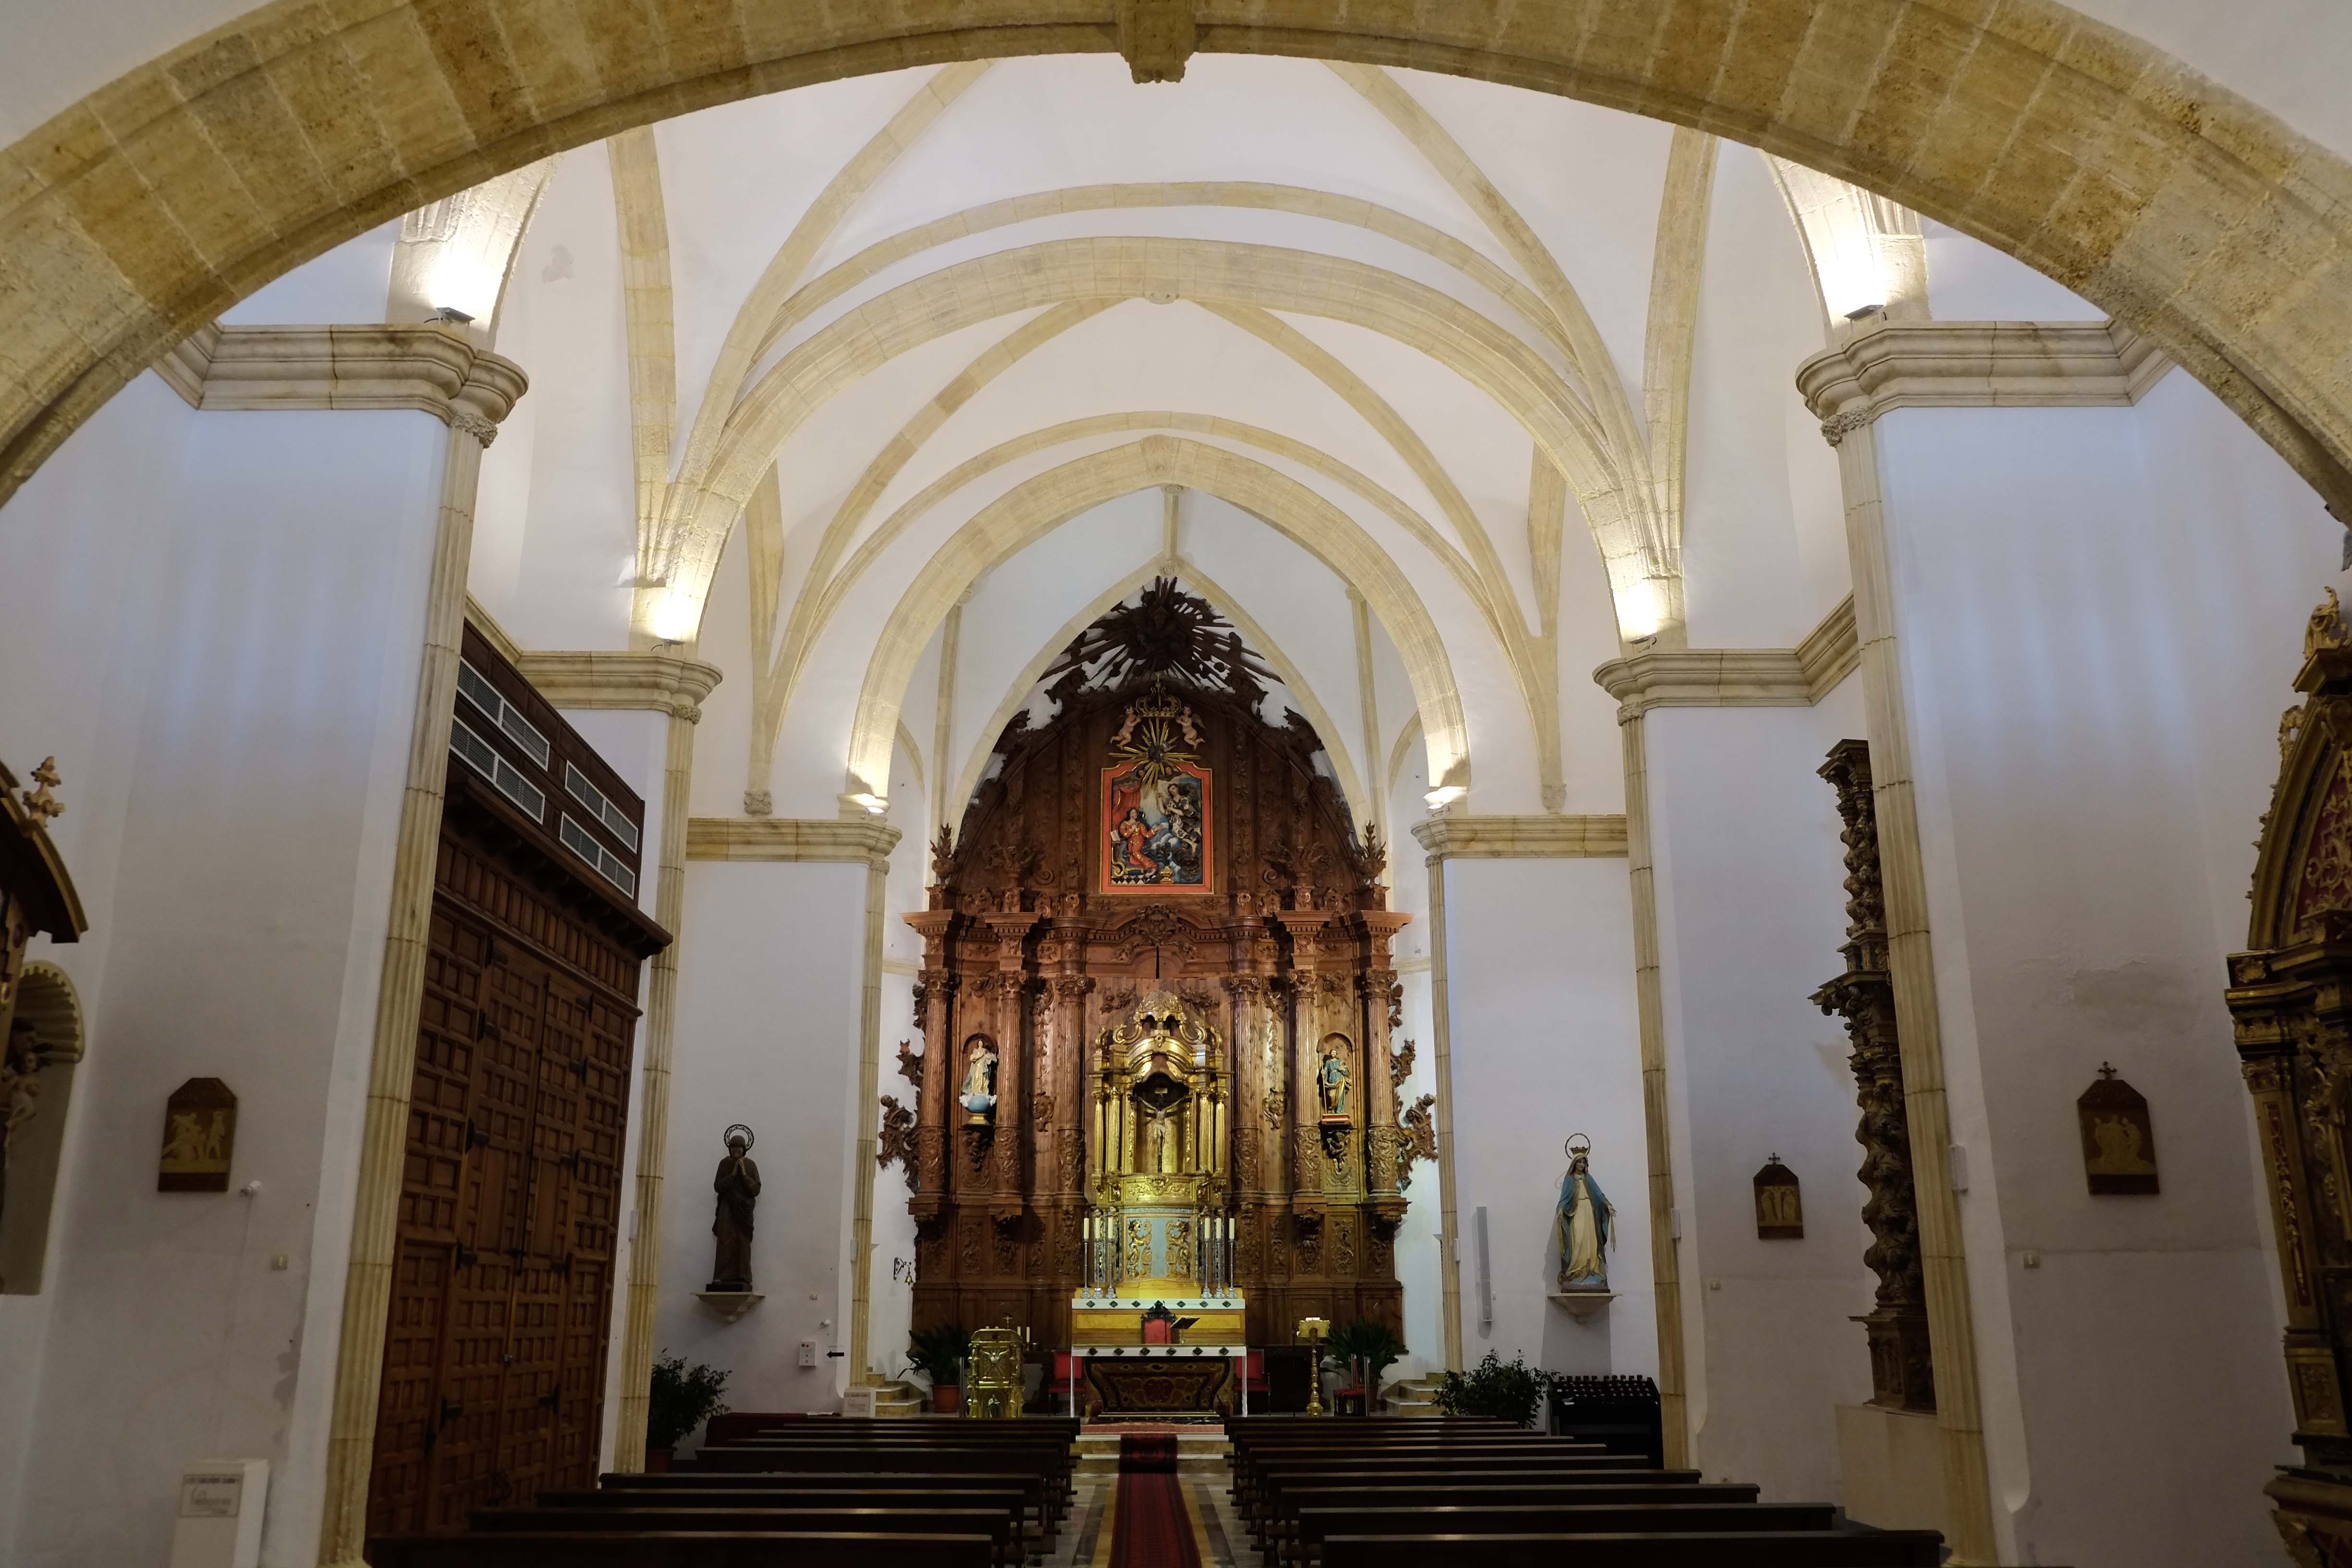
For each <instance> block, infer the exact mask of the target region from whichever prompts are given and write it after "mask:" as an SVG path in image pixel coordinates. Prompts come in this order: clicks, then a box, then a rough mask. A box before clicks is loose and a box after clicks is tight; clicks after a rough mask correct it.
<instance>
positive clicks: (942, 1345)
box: [907, 1323, 971, 1415]
mask: <svg viewBox="0 0 2352 1568" xmlns="http://www.w3.org/2000/svg"><path fill="white" fill-rule="evenodd" d="M969 1360H971V1332H970V1331H967V1330H966V1329H965V1328H963V1326H962V1325H961V1324H958V1323H943V1324H941V1325H940V1326H939V1327H938V1328H932V1329H917V1330H916V1331H914V1332H913V1333H911V1334H909V1335H908V1337H907V1364H908V1368H909V1369H911V1370H912V1371H915V1372H919V1373H923V1374H924V1375H925V1376H927V1377H929V1379H930V1380H931V1408H932V1409H934V1410H936V1411H938V1412H939V1413H940V1415H954V1414H955V1413H956V1412H957V1411H958V1410H960V1409H961V1408H962V1407H963V1363H965V1362H967V1361H969Z"/></svg>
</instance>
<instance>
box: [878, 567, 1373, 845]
mask: <svg viewBox="0 0 2352 1568" xmlns="http://www.w3.org/2000/svg"><path fill="white" fill-rule="evenodd" d="M1155 577H1173V578H1175V579H1177V581H1179V582H1180V583H1181V584H1183V585H1184V586H1185V587H1186V588H1188V589H1190V590H1191V591H1192V592H1193V593H1195V594H1198V595H1201V597H1202V598H1203V599H1206V600H1207V601H1208V602H1209V604H1210V605H1212V606H1213V608H1214V609H1215V610H1216V611H1217V613H1218V614H1219V615H1222V616H1224V617H1225V619H1227V620H1229V621H1231V622H1233V624H1234V629H1236V630H1237V631H1239V632H1240V633H1241V634H1242V640H1243V641H1244V642H1246V643H1247V644H1249V646H1250V648H1251V650H1252V651H1253V652H1255V653H1256V654H1258V655H1259V656H1260V657H1261V658H1264V659H1265V662H1266V664H1267V666H1268V667H1269V668H1272V669H1273V671H1274V673H1275V676H1276V679H1279V680H1280V681H1281V682H1282V684H1283V685H1284V687H1286V689H1288V690H1289V692H1290V694H1291V696H1292V697H1294V698H1295V699H1297V703H1298V707H1299V710H1300V711H1301V712H1302V713H1303V714H1304V715H1305V716H1306V719H1307V722H1308V723H1309V724H1312V725H1313V726H1314V727H1315V732H1316V734H1317V735H1318V736H1319V737H1321V739H1322V741H1323V750H1324V753H1325V755H1327V756H1328V757H1329V758H1330V759H1331V771H1332V773H1335V774H1336V775H1338V778H1339V795H1340V798H1341V799H1343V800H1345V801H1346V802H1347V803H1348V808H1349V811H1351V812H1352V813H1353V814H1354V815H1355V817H1356V820H1357V821H1358V822H1359V823H1363V822H1370V821H1375V820H1377V818H1375V817H1372V816H1369V815H1367V813H1368V812H1369V811H1370V807H1371V805H1373V802H1372V798H1371V796H1370V795H1369V794H1367V793H1366V791H1365V789H1364V779H1363V774H1362V773H1361V771H1360V770H1359V769H1358V768H1357V766H1356V762H1355V757H1354V753H1352V752H1349V750H1348V748H1347V746H1346V744H1345V743H1344V742H1341V741H1339V740H1338V739H1335V737H1337V736H1339V734H1340V733H1341V731H1340V730H1339V725H1338V723H1337V721H1334V720H1333V719H1332V717H1331V711H1330V710H1329V708H1328V707H1327V706H1325V704H1324V702H1323V700H1322V698H1321V697H1319V696H1318V695H1317V693H1316V690H1315V687H1314V684H1313V683H1312V682H1311V681H1309V680H1308V679H1307V677H1306V676H1305V675H1304V674H1303V673H1302V672H1301V671H1300V670H1299V668H1298V666H1297V664H1296V663H1295V662H1294V661H1293V660H1292V659H1291V658H1290V656H1289V655H1288V654H1286V653H1285V652H1284V651H1283V649H1282V646H1281V644H1279V643H1278V642H1276V640H1275V638H1274V637H1273V635H1272V634H1271V633H1269V632H1268V631H1267V630H1266V629H1265V627H1264V626H1260V625H1259V624H1258V623H1257V621H1256V619H1255V617H1253V616H1251V615H1250V613H1249V612H1248V611H1246V610H1244V609H1243V608H1242V607H1241V603H1240V601H1239V600H1237V599H1235V598H1234V596H1233V595H1232V593H1231V592H1229V591H1228V590H1227V589H1226V588H1225V586H1224V584H1221V583H1219V582H1217V581H1216V580H1215V579H1214V578H1212V577H1211V576H1210V575H1209V574H1207V573H1205V572H1203V571H1202V570H1201V568H1200V567H1198V566H1197V565H1195V564H1193V563H1192V562H1191V561H1188V560H1186V559H1185V558H1184V557H1183V556H1181V555H1176V556H1168V555H1158V556H1154V557H1153V558H1152V559H1151V560H1150V561H1147V562H1145V563H1143V564H1142V565H1140V566H1139V567H1137V568H1136V569H1135V570H1134V571H1132V572H1129V574H1127V575H1125V576H1124V577H1121V578H1119V579H1118V580H1117V581H1115V582H1114V583H1112V584H1111V585H1110V586H1109V587H1108V588H1106V589H1105V590H1103V592H1101V593H1099V594H1097V595H1095V596H1094V598H1093V600H1092V601H1091V602H1089V603H1087V605H1083V606H1081V607H1080V609H1079V610H1078V613H1077V614H1076V615H1074V616H1071V617H1070V618H1069V619H1068V620H1066V621H1064V622H1063V623H1062V626H1061V629H1060V630H1059V631H1057V632H1055V633H1054V634H1053V635H1052V636H1050V637H1047V638H1046V639H1045V642H1044V643H1043V644H1042V645H1040V646H1039V647H1038V648H1037V650H1036V652H1035V653H1034V654H1032V655H1031V656H1030V658H1029V662H1028V663H1026V664H1024V665H1023V666H1022V667H1021V669H1020V670H1019V672H1018V673H1016V674H1015V675H1014V676H1013V680H1012V682H1011V684H1010V685H1008V686H1007V687H1006V688H1005V689H1004V694H1003V697H1002V698H1001V699H1000V700H998V702H997V704H996V709H995V711H993V712H992V713H991V714H990V715H989V717H988V719H987V720H986V721H985V722H983V723H982V725H981V727H980V730H979V731H978V732H977V733H975V734H974V735H973V736H972V739H971V745H969V746H967V747H966V748H964V760H963V764H962V766H961V768H959V769H958V770H957V771H956V773H954V774H953V775H952V778H953V781H954V782H953V786H952V793H951V794H950V795H949V796H948V812H949V814H951V815H952V816H953V817H954V821H952V822H949V823H947V824H946V826H956V825H957V824H960V823H961V820H962V808H963V806H964V805H965V804H966V803H967V802H969V801H970V800H971V797H972V795H973V794H974V793H975V792H977V791H978V790H979V788H980V784H981V775H982V773H985V772H986V771H987V769H988V759H989V758H990V757H991V756H992V755H994V754H995V751H996V741H997V738H998V737H999V736H1000V735H1002V734H1003V733H1004V726H1005V725H1007V724H1009V723H1011V722H1012V721H1013V713H1014V712H1015V711H1016V710H1020V709H1023V708H1025V707H1027V706H1028V705H1029V702H1030V699H1031V696H1032V694H1033V693H1034V691H1035V690H1036V689H1037V682H1038V681H1039V680H1041V679H1044V678H1045V671H1046V669H1047V668H1050V667H1051V666H1052V664H1053V662H1054V660H1055V658H1059V657H1060V656H1061V653H1062V650H1063V649H1065V648H1066V647H1069V646H1070V641H1071V639H1072V638H1074V637H1076V636H1077V635H1078V634H1079V633H1081V632H1083V631H1085V630H1086V629H1087V627H1088V626H1092V625H1094V624H1095V622H1097V620H1100V619H1101V618H1102V617H1103V616H1104V615H1105V614H1107V613H1108V611H1109V609H1110V607H1111V606H1112V605H1117V604H1120V603H1122V602H1124V601H1125V600H1126V599H1128V598H1129V596H1131V595H1133V594H1134V593H1135V591H1136V590H1137V589H1138V588H1140V587H1143V586H1145V585H1146V584H1149V583H1150V582H1151V580H1152V579H1153V578H1155ZM900 729H901V731H904V729H905V726H904V725H901V726H900ZM1416 732H1417V731H1416ZM932 826H933V828H934V830H935V831H936V829H937V828H938V827H939V826H941V825H940V824H938V823H935V824H933V825H932Z"/></svg>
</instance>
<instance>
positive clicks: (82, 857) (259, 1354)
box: [0, 278, 448, 1568]
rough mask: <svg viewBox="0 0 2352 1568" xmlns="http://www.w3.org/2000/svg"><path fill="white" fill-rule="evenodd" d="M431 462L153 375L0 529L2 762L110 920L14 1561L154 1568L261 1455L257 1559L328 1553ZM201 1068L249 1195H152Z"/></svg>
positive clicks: (91, 992) (97, 970)
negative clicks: (192, 1480)
mask: <svg viewBox="0 0 2352 1568" xmlns="http://www.w3.org/2000/svg"><path fill="white" fill-rule="evenodd" d="M382 289H383V281H382V279H381V278H378V279H376V280H375V285H374V290H375V299H374V301H373V303H374V306H375V308H376V309H378V310H380V309H381V304H382ZM320 298H331V294H330V295H326V296H321V297H320ZM318 303H319V300H317V299H314V300H312V301H311V304H313V305H317V304H318ZM362 319H364V318H362ZM447 440H448V436H447V432H446V427H445V426H442V425H441V424H440V423H439V422H438V421H436V420H435V419H433V418H431V417H430V416H425V415H423V414H415V413H327V412H303V413H277V414H247V413H240V414H217V413H216V414H209V415H199V414H195V413H193V412H191V411H190V410H189V409H188V408H187V407H186V405H184V404H183V403H182V402H181V401H180V400H179V399H178V398H177V397H176V396H175V395H173V394H172V393H170V392H168V391H167V390H165V389H164V388H163V386H162V385H161V384H160V383H156V382H154V381H153V380H152V378H148V379H145V380H142V382H141V383H139V384H134V386H133V387H132V389H131V391H130V392H128V393H126V394H125V395H123V396H122V397H121V398H119V399H118V400H117V401H116V402H115V403H113V404H112V405H109V407H108V408H107V409H106V410H105V411H104V412H103V413H102V414H101V415H100V416H99V418H97V419H96V420H94V421H92V423H91V424H90V425H89V426H87V427H86V428H85V429H84V430H82V431H81V432H80V433H79V434H78V435H77V436H76V437H74V439H73V441H72V442H70V443H69V444H68V448H67V450H66V451H65V452H64V453H62V454H60V458H59V459H58V461H56V462H53V463H52V464H50V465H49V466H48V467H47V468H44V469H43V471H42V472H41V473H40V474H39V475H38V476H37V477H36V479H35V480H34V482H33V484H31V485H30V486H28V487H27V488H26V490H24V491H23V492H21V493H20V495H19V496H18V497H17V498H16V500H15V501H14V502H13V503H12V504H11V505H10V506H9V508H8V509H7V510H6V511H5V513H0V550H5V551H6V552H8V553H9V554H10V555H11V556H13V557H15V558H16V563H18V564H19V565H21V566H22V568H23V569H22V570H16V569H11V570H6V571H0V599H5V611H0V625H5V626H7V627H8V633H7V636H8V637H9V638H10V640H11V641H12V642H16V641H17V639H20V638H21V639H23V641H22V644H21V646H19V647H17V649H16V652H17V654H18V655H19V656H21V658H22V661H23V662H22V663H21V664H18V665H16V668H26V669H35V668H37V669H40V670H42V671H43V672H44V676H43V679H41V680H39V681H21V682H12V683H10V686H9V689H8V691H7V693H6V694H5V696H0V748H5V750H0V755H7V756H9V757H10V759H11V760H12V762H15V763H17V764H19V765H20V766H23V767H29V766H30V765H31V764H32V763H37V762H38V761H39V760H40V756H41V755H42V754H45V753H47V752H51V751H54V752H57V753H58V759H59V766H60V768H61V770H62V771H63V772H64V773H65V776H66V779H67V781H68V783H67V787H66V790H65V792H64V795H65V798H66V800H67V802H68V816H66V817H64V818H61V819H60V822H59V837H60V842H61V846H62V847H63V849H64V851H65V853H66V855H67V856H68V864H69V865H70V866H71V867H72V868H73V869H74V870H75V872H76V873H77V877H78V880H79V883H80V887H81V890H82V894H83V898H84V901H85V904H86V906H87V909H88V911H89V917H90V920H91V924H92V928H93V929H92V940H90V941H88V942H84V943H82V944H79V945H77V946H74V947H68V948H62V949H58V950H57V951H56V952H55V953H54V954H53V956H54V957H55V959H56V961H57V962H58V963H61V964H62V965H64V966H65V967H66V969H67V971H68V973H69V974H71V975H72V976H73V977H74V979H75V983H76V985H77V987H78V988H79V991H80V993H81V996H82V1000H83V1004H84V1007H85V1011H86V1016H88V1017H89V1057H88V1058H87V1060H86V1061H85V1062H84V1064H83V1066H82V1068H81V1070H80V1073H79V1076H78V1078H77V1080H76V1089H75V1094H74V1100H73V1116H72V1119H71V1121H70V1123H69V1125H68V1138H67V1144H66V1149H65V1152H64V1166H63V1173H62V1176H61V1180H60V1184H59V1188H58V1198H57V1208H56V1211H55V1215H54V1216H53V1222H52V1230H51V1239H50V1259H51V1262H50V1269H49V1275H48V1280H47V1286H46V1289H45V1292H44V1294H43V1295H42V1296H41V1297H38V1298H32V1299H17V1298H6V1299H0V1313H5V1326H6V1328H7V1330H8V1331H7V1332H6V1334H5V1344H6V1347H7V1348H6V1350H5V1352H0V1368H5V1370H0V1380H5V1384H0V1386H6V1387H7V1388H9V1389H10V1390H11V1391H12V1394H15V1395H16V1396H15V1397H11V1398H9V1399H8V1400H6V1401H5V1409H6V1411H7V1415H6V1419H5V1426H0V1466H4V1467H5V1470H0V1474H5V1481H0V1485H5V1487H6V1489H7V1492H6V1493H5V1495H6V1496H8V1497H9V1498H10V1499H11V1502H10V1505H9V1506H8V1507H7V1508H6V1509H5V1516H6V1517H7V1519H8V1521H9V1531H8V1539H7V1540H6V1541H5V1542H0V1552H6V1553H11V1554H12V1555H10V1556H9V1557H8V1560H9V1561H12V1562H15V1563H24V1564H27V1565H30V1564H39V1565H42V1568H48V1565H50V1564H57V1565H60V1568H62V1565H65V1564H77V1563H90V1562H142V1561H144V1562H153V1561H160V1560H161V1559H162V1557H163V1555H164V1553H165V1552H166V1551H167V1548H168V1542H169V1538H170V1533H171V1528H172V1511H173V1497H174V1496H175V1494H176V1487H177V1479H178V1474H179V1470H180V1468H181V1467H182V1466H183V1465H184V1464H186V1463H187V1462H189V1461H191V1460H194V1459H197V1458H205V1457H208V1456H217V1455H221V1454H224V1453H226V1454H229V1455H248V1456H255V1457H262V1458H268V1459H269V1460H270V1461H271V1465H272V1489H271V1498H270V1505H269V1511H268V1520H267V1528H266V1534H265V1539H264V1548H263V1550H264V1561H265V1562H266V1563H270V1564H273V1565H287V1564H295V1563H304V1564H307V1563H310V1561H312V1560H313V1557H314V1555H315V1551H316V1543H317V1539H318V1529H319V1518H320V1486H321V1481H322V1477H323V1451H324V1434H325V1424H326V1415H327V1407H328V1402H329V1399H330V1397H331V1394H332V1384H333V1379H334V1366H335V1349H336V1344H337V1341H338V1335H339V1330H340V1321H341V1292H342V1283H343V1275H344V1264H345V1260H346V1257H347V1251H348V1245H349V1226H350V1213H351V1203H352V1183H353V1178H354V1175H355V1172H356V1165H357V1132H358V1127H359V1118H360V1110H361V1101H362V1091H363V1086H364V1075H365V1068H366V1062H367V1057H368V1052H369V1050H370V1048H371V1046H372V1041H373V1025H374V997H375V991H376V984H377V980H378V974H379V971H380V969H381V965H382V958H383V931H384V922H385V920H386V916H387V912H388V910H389V907H390V876H391V866H392V852H393V845H394V837H395V833H396V828H397V824H398V820H399V811H400V800H401V793H402V784H403V781H404V777H405V773H406V764H407V752H408V746H409V739H410V734H411V730H412V726H413V721H414V706H415V691H416V671H417V664H418V658H419V649H420V647H421V646H422V639H423V626H424V595H425V569H426V564H427V562H428V560H429V558H430V553H431V548H432V540H433V528H434V519H435V509H436V502H437V500H438V496H439V485H440V471H441V464H442V459H443V454H444V452H445V450H446V442H447ZM76 780H79V789H77V788H76V786H75V781H76ZM77 808H79V809H77ZM191 1077H216V1078H220V1079H224V1080H226V1082H227V1083H228V1085H229V1087H230V1089H232V1090H233V1091H235V1092H236V1094H237V1095H238V1097H239V1100H240V1110H239V1121H238V1130H237V1141H236V1155H235V1164H234V1167H233V1170H232V1173H231V1178H230V1179H231V1182H232V1184H233V1186H235V1187H237V1188H242V1187H244V1186H245V1185H246V1184H248V1183H257V1184H258V1185H257V1187H256V1188H255V1190H254V1192H253V1194H252V1195H250V1196H247V1195H244V1194H241V1193H239V1192H236V1191H232V1192H230V1193H228V1194H158V1193H156V1192H155V1191H154V1178H153V1173H152V1172H153V1158H154V1150H155V1148H156V1147H157V1143H158V1140H159V1138H160V1134H161V1128H162V1121H163V1101H164V1100H165V1098H166V1097H167V1096H168V1095H169V1094H170V1093H171V1092H172V1090H173V1089H175V1088H177V1087H178V1085H179V1084H180V1083H181V1082H182V1081H183V1080H184V1079H188V1078H191ZM280 1257H282V1258H284V1259H285V1264H284V1266H283V1267H282V1268H281V1267H278V1266H277V1264H276V1262H275V1259H277V1258H280ZM163 1302H168V1303H170V1308H169V1310H159V1305H158V1304H159V1303H163ZM36 1434H37V1439H36V1436H35V1435H36Z"/></svg>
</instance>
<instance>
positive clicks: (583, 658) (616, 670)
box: [515, 649, 722, 723]
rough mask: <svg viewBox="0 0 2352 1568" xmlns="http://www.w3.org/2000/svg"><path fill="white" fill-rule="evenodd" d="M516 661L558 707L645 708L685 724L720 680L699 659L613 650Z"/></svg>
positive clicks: (697, 717)
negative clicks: (681, 720)
mask: <svg viewBox="0 0 2352 1568" xmlns="http://www.w3.org/2000/svg"><path fill="white" fill-rule="evenodd" d="M515 666H516V668H519V669H520V670H521V671H522V675H523V679H525V680H528V681H530V683H531V684H532V685H533V686H535V687H537V688H539V692H540V695H541V696H542V697H544V698H546V699H547V700H549V701H550V702H552V703H554V704H555V705H556V706H557V707H558V708H622V709H645V710H651V711H654V712H659V713H667V714H669V715H670V716H671V717H672V718H676V719H683V720H685V721H688V723H696V722H699V721H700V720H701V718H702V700H703V699H704V698H706V697H709V695H710V693H711V689H713V688H714V687H716V686H717V685H718V684H719V680H720V679H722V677H721V674H720V671H719V667H718V666H717V665H712V664H705V663H703V662H702V661H701V660H700V659H695V658H678V657H677V655H675V654H667V653H653V652H645V653H635V652H623V651H620V650H618V649H614V650H611V651H607V650H604V649H580V650H572V651H557V652H550V653H526V654H523V655H521V656H520V658H517V659H516V660H515Z"/></svg>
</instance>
